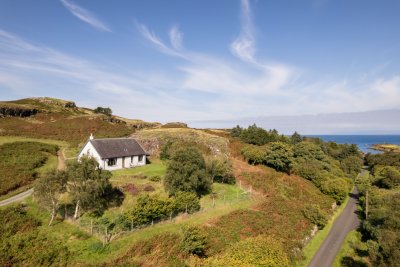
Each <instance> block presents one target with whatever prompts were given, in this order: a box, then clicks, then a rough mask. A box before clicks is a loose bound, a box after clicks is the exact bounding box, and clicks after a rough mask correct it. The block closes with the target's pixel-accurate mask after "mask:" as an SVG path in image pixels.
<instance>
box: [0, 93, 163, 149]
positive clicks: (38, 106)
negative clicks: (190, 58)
mask: <svg viewBox="0 0 400 267" xmlns="http://www.w3.org/2000/svg"><path fill="white" fill-rule="evenodd" d="M0 118H1V119H0V136H23V137H31V138H32V137H33V138H44V139H55V140H62V141H67V142H69V143H70V144H71V145H73V146H76V145H78V144H80V143H82V142H84V141H85V140H86V139H87V137H88V136H89V135H90V133H93V134H94V135H95V136H96V137H123V136H128V135H130V134H132V133H133V132H134V131H136V130H137V129H142V128H151V127H158V126H159V125H160V124H159V123H149V122H144V121H142V120H131V119H126V118H122V117H118V116H114V115H112V116H106V115H103V114H97V113H95V112H94V111H93V110H91V109H88V108H82V107H77V106H76V104H75V103H74V102H72V101H66V100H61V99H54V98H49V97H40V98H26V99H20V100H16V101H2V102H0Z"/></svg>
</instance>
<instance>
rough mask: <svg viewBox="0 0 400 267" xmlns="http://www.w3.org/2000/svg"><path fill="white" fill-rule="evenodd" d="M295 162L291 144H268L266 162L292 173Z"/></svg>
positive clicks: (277, 168)
mask: <svg viewBox="0 0 400 267" xmlns="http://www.w3.org/2000/svg"><path fill="white" fill-rule="evenodd" d="M292 163H293V150H292V147H291V146H290V145H289V144H286V143H283V142H272V143H270V144H268V146H267V153H266V154H265V164H266V165H268V166H270V167H272V168H274V169H276V170H277V171H282V172H286V173H290V170H291V169H292Z"/></svg>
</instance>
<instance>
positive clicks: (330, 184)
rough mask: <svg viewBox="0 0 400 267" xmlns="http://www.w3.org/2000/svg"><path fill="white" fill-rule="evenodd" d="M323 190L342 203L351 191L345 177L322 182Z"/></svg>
mask: <svg viewBox="0 0 400 267" xmlns="http://www.w3.org/2000/svg"><path fill="white" fill-rule="evenodd" d="M321 190H322V192H323V193H325V194H327V195H329V196H332V197H333V198H334V199H335V200H336V202H338V203H339V204H340V203H342V202H343V200H344V199H345V198H346V196H347V194H348V192H349V185H348V183H347V181H346V180H345V179H343V178H335V179H329V180H326V181H324V182H322V184H321Z"/></svg>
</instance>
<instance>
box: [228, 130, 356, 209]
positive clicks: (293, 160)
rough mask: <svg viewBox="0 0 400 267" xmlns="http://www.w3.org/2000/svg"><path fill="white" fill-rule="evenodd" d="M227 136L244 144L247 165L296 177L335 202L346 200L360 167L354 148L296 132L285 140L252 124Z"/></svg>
mask: <svg viewBox="0 0 400 267" xmlns="http://www.w3.org/2000/svg"><path fill="white" fill-rule="evenodd" d="M231 135H232V136H233V137H237V138H239V139H240V140H242V141H243V142H245V143H247V144H248V145H247V146H245V147H244V148H243V149H242V151H241V154H242V155H243V157H244V158H245V159H246V160H247V161H248V162H249V163H251V164H263V165H266V166H268V167H271V168H274V169H275V170H277V171H281V172H286V173H288V174H291V173H293V174H297V175H300V176H302V177H303V178H306V179H308V180H310V181H312V182H313V183H314V184H315V185H316V186H317V187H318V188H319V189H320V190H321V191H322V192H323V193H325V194H327V195H330V196H332V197H333V198H334V199H335V200H336V202H337V203H341V202H342V201H343V200H344V199H345V198H346V196H347V193H348V192H349V190H350V189H351V188H352V185H353V179H354V178H355V177H356V176H357V174H358V173H359V172H360V171H361V167H362V164H363V162H362V159H361V154H360V152H359V150H358V148H357V146H356V145H347V144H336V143H334V142H323V141H322V140H321V139H318V138H308V137H302V136H300V135H299V134H298V133H297V132H295V133H294V134H293V135H292V136H290V137H288V136H283V135H279V133H278V132H277V131H276V130H270V131H266V130H264V129H262V128H259V127H257V126H256V125H252V126H249V127H248V128H247V129H245V128H241V127H239V126H237V127H235V128H233V129H232V130H231Z"/></svg>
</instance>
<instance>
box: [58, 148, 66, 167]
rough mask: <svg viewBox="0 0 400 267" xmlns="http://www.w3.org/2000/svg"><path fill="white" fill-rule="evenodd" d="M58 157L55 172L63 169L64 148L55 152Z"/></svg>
mask: <svg viewBox="0 0 400 267" xmlns="http://www.w3.org/2000/svg"><path fill="white" fill-rule="evenodd" d="M57 156H58V166H57V170H64V169H65V154H64V148H63V149H61V150H59V151H58V152H57Z"/></svg>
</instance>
